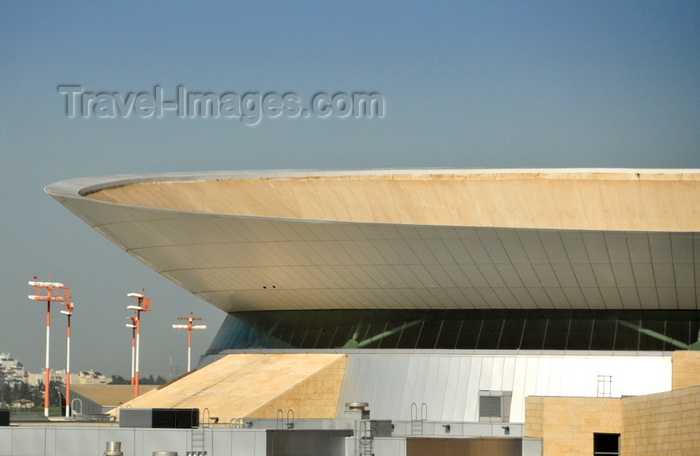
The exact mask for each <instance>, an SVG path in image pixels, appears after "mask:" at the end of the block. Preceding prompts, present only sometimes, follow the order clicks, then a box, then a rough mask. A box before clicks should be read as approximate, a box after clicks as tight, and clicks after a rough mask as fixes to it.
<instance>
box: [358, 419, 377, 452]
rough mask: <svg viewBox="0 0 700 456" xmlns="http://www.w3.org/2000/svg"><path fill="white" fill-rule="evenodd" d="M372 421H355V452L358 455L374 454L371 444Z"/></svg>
mask: <svg viewBox="0 0 700 456" xmlns="http://www.w3.org/2000/svg"><path fill="white" fill-rule="evenodd" d="M373 441H374V436H373V435H372V423H371V422H370V421H369V420H359V421H355V454H357V455H358V456H374V453H373V452H372V444H373Z"/></svg>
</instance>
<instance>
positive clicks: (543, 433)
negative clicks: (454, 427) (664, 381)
mask: <svg viewBox="0 0 700 456" xmlns="http://www.w3.org/2000/svg"><path fill="white" fill-rule="evenodd" d="M699 360H700V356H698V354H697V353H692V352H676V353H675V354H674V358H673V363H674V388H675V387H676V385H685V384H686V383H694V384H698V382H697V378H698V362H699ZM677 376H678V378H676V377H677ZM525 407H526V412H525V435H526V436H527V437H536V438H541V439H543V450H544V451H543V456H574V455H582V456H583V455H588V456H590V455H592V454H593V434H594V433H596V432H603V433H615V434H616V433H620V435H621V436H620V454H623V455H624V456H696V455H700V432H698V431H699V430H700V386H691V387H686V388H680V389H674V390H673V391H668V392H664V393H658V394H650V395H644V396H635V397H627V398H622V399H612V398H611V399H608V398H572V397H528V398H527V399H526V401H525Z"/></svg>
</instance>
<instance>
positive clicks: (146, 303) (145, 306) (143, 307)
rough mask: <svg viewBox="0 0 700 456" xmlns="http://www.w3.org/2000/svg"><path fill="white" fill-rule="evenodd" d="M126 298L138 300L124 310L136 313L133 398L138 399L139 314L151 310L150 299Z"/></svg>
mask: <svg viewBox="0 0 700 456" xmlns="http://www.w3.org/2000/svg"><path fill="white" fill-rule="evenodd" d="M127 296H128V297H130V298H136V299H137V300H138V304H137V305H135V306H127V307H126V308H127V309H129V310H135V311H136V357H135V359H136V361H135V364H136V366H135V368H134V397H139V351H140V339H141V312H147V311H149V310H151V299H150V298H146V297H144V296H143V295H142V294H141V293H129V294H128V295H127ZM127 326H128V325H127Z"/></svg>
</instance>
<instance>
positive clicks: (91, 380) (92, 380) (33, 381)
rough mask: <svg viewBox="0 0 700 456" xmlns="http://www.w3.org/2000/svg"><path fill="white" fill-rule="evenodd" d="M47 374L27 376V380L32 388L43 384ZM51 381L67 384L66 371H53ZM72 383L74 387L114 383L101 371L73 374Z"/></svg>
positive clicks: (71, 376) (71, 375)
mask: <svg viewBox="0 0 700 456" xmlns="http://www.w3.org/2000/svg"><path fill="white" fill-rule="evenodd" d="M45 376H46V374H45V373H44V372H42V373H40V374H27V380H28V382H29V385H30V386H37V385H38V384H39V382H43V381H44V378H45ZM51 381H52V382H58V383H63V384H65V383H66V371H65V369H63V370H56V371H54V370H52V371H51ZM70 382H71V384H73V385H106V384H108V383H112V378H111V377H107V376H105V375H103V374H102V373H101V372H99V371H95V370H92V369H90V370H86V371H79V372H71V374H70Z"/></svg>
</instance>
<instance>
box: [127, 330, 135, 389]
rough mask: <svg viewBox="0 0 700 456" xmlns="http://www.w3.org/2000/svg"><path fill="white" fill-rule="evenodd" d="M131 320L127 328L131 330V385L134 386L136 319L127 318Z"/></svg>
mask: <svg viewBox="0 0 700 456" xmlns="http://www.w3.org/2000/svg"><path fill="white" fill-rule="evenodd" d="M126 318H127V319H128V320H131V323H127V324H126V327H127V328H131V384H132V385H133V384H134V365H135V362H136V317H126Z"/></svg>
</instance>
